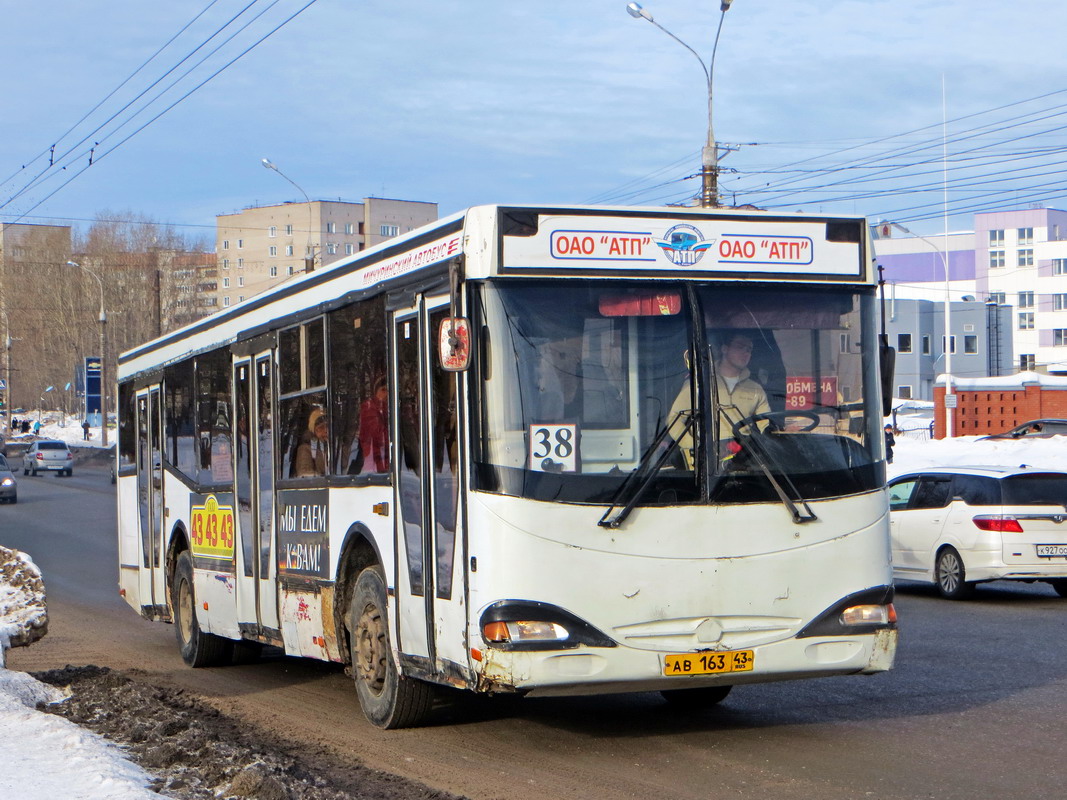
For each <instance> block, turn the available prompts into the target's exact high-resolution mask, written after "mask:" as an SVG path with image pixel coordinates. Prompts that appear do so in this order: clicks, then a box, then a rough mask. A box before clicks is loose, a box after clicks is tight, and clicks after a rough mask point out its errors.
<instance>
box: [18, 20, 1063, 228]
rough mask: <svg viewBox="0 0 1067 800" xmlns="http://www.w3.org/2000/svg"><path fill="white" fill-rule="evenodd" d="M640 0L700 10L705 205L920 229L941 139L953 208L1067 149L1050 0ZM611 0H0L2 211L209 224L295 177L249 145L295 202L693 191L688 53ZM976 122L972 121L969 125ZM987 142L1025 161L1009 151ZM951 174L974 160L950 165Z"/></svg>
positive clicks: (1045, 191)
mask: <svg viewBox="0 0 1067 800" xmlns="http://www.w3.org/2000/svg"><path fill="white" fill-rule="evenodd" d="M643 5H644V7H645V10H646V11H647V12H648V13H650V14H651V15H652V16H653V17H654V18H655V20H656V22H657V23H659V24H660V25H662V26H663V27H665V28H667V29H668V30H669V31H671V33H673V34H674V35H675V36H677V37H678V38H680V39H682V40H683V41H684V42H686V44H688V45H689V46H690V47H692V48H693V50H694V51H695V52H696V53H697V54H699V56H700V57H701V58H702V59H703V60H704V62H705V63H707V61H708V60H709V58H710V55H711V50H712V44H713V42H714V41H715V33H716V28H717V26H718V24H719V22H720V20H721V21H722V23H723V25H722V31H721V36H720V39H719V45H718V48H717V50H716V59H715V68H714V72H713V75H714V83H713V85H714V98H715V103H714V129H715V135H716V138H717V140H718V141H719V142H720V143H723V144H724V145H726V146H729V147H730V152H728V153H725V154H724V156H723V158H722V160H721V167H722V169H723V173H722V176H721V180H720V184H721V187H722V191H723V197H724V200H725V201H726V202H730V203H737V204H742V203H753V204H756V205H758V206H761V207H768V208H780V209H783V210H805V211H813V212H819V213H831V212H833V213H858V214H866V215H875V216H884V215H886V213H887V212H891V214H892V216H893V217H894V218H895V219H898V220H900V221H914V222H915V223H916V224H917V225H919V227H920V228H921V227H922V224H924V223H923V219H924V215H927V216H929V215H930V214H931V213H934V214H935V215H936V213H938V212H937V209H936V208H932V207H933V206H935V205H936V203H938V202H941V189H940V186H939V185H937V183H938V181H941V168H940V167H941V166H942V165H941V164H938V163H935V162H938V161H939V160H942V161H944V163H945V164H948V163H949V162H950V161H951V163H952V179H951V180H952V182H953V183H955V182H957V181H958V182H959V183H960V184H961V186H960V188H959V189H958V190H954V192H953V196H952V202H953V203H958V204H959V206H960V207H961V208H963V207H965V206H966V205H967V203H968V202H969V201H973V200H974V199H975V198H976V197H977V198H979V199H986V198H989V197H990V196H991V195H993V196H995V197H996V201H997V202H998V203H1000V204H1001V205H1003V204H1004V203H1008V202H1018V203H1028V202H1035V201H1036V202H1046V203H1048V204H1050V205H1055V198H1056V197H1058V196H1059V195H1060V194H1065V193H1067V190H1064V189H1063V188H1062V187H1063V182H1062V181H1060V182H1059V184H1058V185H1050V184H1052V183H1053V181H1051V180H1050V179H1049V177H1048V174H1049V173H1052V172H1053V171H1054V167H1055V166H1057V165H1058V164H1059V162H1061V161H1062V156H1061V153H1062V152H1063V151H1064V150H1067V135H1065V134H1064V133H1063V132H1061V131H1058V130H1056V129H1057V128H1058V127H1061V126H1060V125H1059V122H1060V120H1061V119H1062V117H1060V116H1059V115H1060V114H1062V113H1065V112H1063V111H1062V110H1060V109H1059V106H1060V105H1063V104H1064V103H1067V80H1064V73H1063V61H1062V44H1061V41H1060V34H1061V31H1062V30H1063V28H1064V23H1065V22H1067V7H1065V6H1064V5H1063V3H1062V2H1061V0H1027V2H1023V3H1013V4H1005V3H1004V2H1003V1H1002V0H942V1H941V2H938V3H905V2H900V0H822V1H821V2H818V3H807V2H803V0H734V3H733V6H732V8H731V9H730V10H729V11H728V12H727V13H726V14H725V15H724V16H723V15H721V14H720V11H719V9H718V4H717V3H714V2H710V3H702V4H696V3H693V2H683V0H648V2H645V3H644V4H643ZM625 6H626V3H625V2H623V0H583V2H581V3H575V2H570V1H569V0H567V1H564V0H542V2H540V3H530V2H522V3H514V2H513V3H504V2H499V0H492V1H490V0H468V1H467V2H464V3H462V4H458V3H432V2H428V0H365V1H357V0H169V2H166V3H144V2H139V1H137V0H109V2H107V3H88V4H87V3H84V2H80V0H53V2H50V3H45V4H40V3H26V2H22V0H0V14H2V18H3V20H4V25H3V34H4V35H3V46H2V47H0V74H2V75H3V76H4V104H3V108H4V113H3V120H4V122H3V125H2V126H0V222H16V221H18V222H28V223H44V224H80V223H82V222H83V221H85V220H91V219H93V218H95V217H97V216H106V217H107V218H112V219H124V218H128V215H130V214H135V215H140V216H147V217H149V218H151V219H153V220H155V221H157V222H161V223H168V224H173V225H175V226H176V230H178V231H180V232H181V233H183V234H186V235H188V236H193V237H196V236H201V237H208V238H211V237H213V232H214V220H215V216H216V215H218V214H226V213H233V212H234V211H237V210H240V209H242V208H245V207H248V206H251V205H257V204H273V203H279V202H284V201H286V200H295V201H300V200H302V199H303V195H302V194H301V192H298V191H297V190H296V189H295V188H293V186H292V185H291V184H289V183H287V182H286V181H285V180H284V179H283V178H282V177H281V176H280V175H279V174H277V173H274V172H272V171H270V170H266V169H264V168H263V166H262V164H261V160H262V159H263V158H269V159H271V160H272V161H273V162H274V163H275V164H276V165H277V166H278V168H279V169H280V170H281V172H282V173H284V175H285V176H287V177H288V178H289V179H291V180H292V181H293V182H294V183H296V184H297V185H298V186H299V187H300V188H301V189H302V190H303V192H306V193H307V195H308V196H310V197H311V198H313V199H324V200H325V199H342V200H351V201H359V200H361V199H362V198H364V197H368V196H374V197H391V198H400V199H408V200H424V201H430V202H436V203H438V204H439V210H440V213H441V215H442V216H444V215H447V214H451V213H453V212H455V211H458V210H461V209H463V208H465V207H467V206H470V205H477V204H481V203H495V202H503V203H559V204H574V203H588V202H607V203H613V204H619V205H664V204H668V203H681V202H685V201H686V200H687V199H688V198H691V197H692V196H693V195H694V194H695V193H696V192H697V190H698V186H697V183H698V181H696V180H693V179H688V180H687V179H686V177H687V176H691V175H692V174H693V173H694V172H695V170H696V169H697V168H698V166H699V158H700V156H699V151H700V147H701V145H702V144H703V142H704V140H705V137H706V132H707V84H706V79H705V74H704V71H703V68H702V67H701V66H700V65H698V64H697V60H696V58H694V53H693V52H690V51H687V50H686V49H685V48H683V47H682V46H681V45H679V43H678V42H676V41H673V40H672V39H671V38H670V37H668V36H667V35H665V34H664V33H663V32H662V31H660V30H657V29H656V28H655V27H654V26H653V25H651V24H649V23H648V22H647V21H645V20H641V19H634V18H632V17H631V16H629V15H628V14H627V13H626V10H625ZM256 15H260V16H258V17H257V16H256ZM294 15H295V16H294ZM231 19H234V20H235V21H234V22H233V23H232V24H231V25H229V26H228V27H225V28H224V27H223V26H224V25H225V24H226V23H227V21H229V20H231ZM287 20H288V21H287ZM246 22H247V27H244V28H243V29H242V28H241V26H242V25H244V24H245V23H246ZM219 29H223V30H222V32H221V33H220V34H219V35H217V36H214V38H212V37H213V34H215V32H216V31H218V30H219ZM272 31H273V33H272ZM231 35H232V38H229V39H228V37H230V36H231ZM257 42H258V44H257ZM201 45H204V46H203V47H201V48H200V49H199V50H197V48H198V47H200V46H201ZM193 51H195V53H194V52H193ZM183 59H184V60H183ZM142 67H143V68H142ZM172 69H173V71H170V70H172ZM164 75H165V76H166V77H164ZM153 84H155V85H154V86H153ZM149 87H151V88H149ZM198 87H199V88H198ZM943 88H944V117H945V118H947V119H948V120H950V121H951V122H950V124H949V125H947V126H946V130H944V131H943V130H942V118H943V104H942V100H943V91H942V90H943ZM138 95H141V97H140V99H135V98H137V97H138ZM183 98H184V99H183ZM131 103H132V104H131ZM128 104H130V105H129V107H128V108H126V106H127V105H128ZM168 108H169V110H167V109H168ZM142 109H143V110H142ZM991 109H1000V110H999V111H991ZM135 112H137V113H135ZM973 115H978V116H973ZM964 118H966V119H964ZM153 119H154V121H151V120H153ZM955 120H958V121H955ZM976 124H981V125H986V126H988V127H987V128H985V129H984V130H983V131H982V132H981V134H977V133H968V131H971V130H972V129H973V127H974V125H976ZM1009 125H1010V127H1009ZM943 134H944V135H943ZM878 140H883V141H880V142H878ZM947 141H951V152H950V153H949V156H948V157H946V156H945V154H944V153H943V152H942V151H943V150H944V148H943V146H942V145H943V144H944V143H945V142H947ZM872 142H878V143H876V144H871V143H872ZM976 144H978V145H979V146H980V150H981V153H982V159H983V160H982V161H981V163H982V165H983V166H982V167H981V168H978V167H977V165H976V164H975V162H974V161H973V159H974V158H975V156H974V155H973V153H972V149H973V147H974V146H975V145H976ZM1024 144H1025V147H1026V152H1027V153H1028V155H1020V154H1019V153H1020V152H1021V151H1019V150H1018V148H1019V147H1020V146H1022V145H1024ZM53 145H54V146H55V149H54V151H53V150H52V147H53ZM735 145H740V147H735ZM915 147H918V148H919V149H918V150H916V149H914V148H915ZM50 153H54V155H52V156H51V163H50ZM1009 155H1010V157H1011V159H1013V160H1012V161H1011V165H1012V166H1018V167H1021V166H1024V165H1028V166H1029V167H1030V171H1029V172H1028V173H1019V172H1016V171H1015V170H1009V169H1008V167H1007V166H1005V165H1004V161H1005V159H1006V158H1008V157H1009ZM871 157H876V158H877V162H876V164H877V165H878V168H875V167H874V165H872V164H871V163H869V162H864V159H870V158H871ZM1018 159H1023V160H1022V162H1019V161H1018ZM1027 159H1029V160H1027ZM1035 159H1036V160H1035ZM90 161H91V164H90ZM800 162H803V163H800ZM861 162H862V163H861ZM846 164H847V165H848V166H849V169H848V170H844V171H842V169H841V168H842V167H844V166H845V165H846ZM917 165H921V166H918V167H917ZM783 168H785V169H787V170H788V171H784V172H783ZM976 169H977V170H978V171H976ZM902 170H903V172H902ZM908 170H911V171H910V172H909V171H908ZM965 170H969V172H966V174H968V175H978V174H980V175H989V174H990V173H991V172H993V171H997V170H999V172H998V174H997V175H996V176H995V177H993V178H987V179H984V180H983V181H978V182H977V183H973V184H972V183H968V184H967V185H963V184H964V181H963V180H962V179H963V178H964V175H965V172H964V171H965ZM872 173H873V175H872ZM1005 173H1010V174H1005ZM1039 175H1040V176H1044V178H1039V177H1038V176H1039ZM827 176H832V178H833V180H828V177H827ZM905 176H911V177H905ZM860 177H862V178H865V179H866V180H865V181H864V183H862V184H860V183H855V182H854V181H855V180H856V179H857V178H860ZM842 179H844V180H846V181H848V182H849V183H848V185H847V186H842V185H839V184H838V183H837V181H839V180H842ZM872 180H873V183H872V182H871V181H872ZM894 182H895V183H894ZM990 182H991V183H990ZM872 186H875V187H877V191H878V192H879V194H877V196H876V197H873V198H872V197H864V196H863V195H864V193H865V192H866V190H867V189H869V188H870V187H872ZM1030 187H1039V188H1030ZM887 192H888V194H887ZM894 192H897V193H896V194H894ZM1035 198H1036V200H1035ZM1050 198H1052V199H1051V200H1050ZM916 199H918V200H920V201H922V202H924V203H926V206H923V207H922V208H919V209H916V208H915V206H916V205H917V204H916V203H915V202H912V201H913V200H916ZM971 205H973V203H971ZM902 209H903V210H902ZM931 209H932V211H931ZM953 210H954V209H953ZM929 224H930V225H933V224H934V223H932V222H931V223H929ZM959 224H960V225H963V226H966V225H968V224H969V217H968V216H966V214H965V215H964V216H961V217H960V218H959Z"/></svg>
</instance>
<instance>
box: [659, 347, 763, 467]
mask: <svg viewBox="0 0 1067 800" xmlns="http://www.w3.org/2000/svg"><path fill="white" fill-rule="evenodd" d="M751 359H752V337H750V336H748V335H746V334H744V333H740V332H734V333H728V334H727V335H726V337H725V338H724V339H723V342H722V344H721V345H720V347H719V357H718V358H717V359H716V360H715V365H714V369H715V382H716V384H717V388H718V404H719V409H720V410H721V416H722V417H724V418H725V420H726V424H727V425H730V426H732V425H733V424H734V423H736V422H740V421H741V420H743V419H745V418H747V417H750V416H752V415H753V414H765V413H767V412H768V411H770V410H771V407H770V405H769V404H768V403H767V393H766V392H765V391H763V387H762V386H760V385H759V383H757V382H756V381H754V380H753V379H752V378H751V377H750V374H751V373H750V372H749V369H748V362H749V361H750V360H751ZM686 360H687V361H688V358H687V359H686ZM690 398H691V392H690V388H689V380H688V379H686V381H685V383H684V384H682V389H681V391H680V392H678V397H677V398H676V399H675V401H674V405H673V406H672V407H671V416H670V419H671V420H674V419H675V417H676V416H677V415H678V414H679V413H682V412H688V411H689V410H690ZM678 424H679V425H681V424H682V423H678ZM709 427H710V428H711V429H713V430H714V431H715V433H716V436H718V435H719V433H718V431H719V426H718V423H717V421H716V424H715V425H714V426H709ZM678 445H679V447H680V448H681V451H682V455H683V457H684V458H685V466H686V469H692V468H693V461H694V454H693V448H694V444H693V435H692V433H690V432H687V433H685V434H684V435H683V436H682V437H681V438H680V439H679V441H678Z"/></svg>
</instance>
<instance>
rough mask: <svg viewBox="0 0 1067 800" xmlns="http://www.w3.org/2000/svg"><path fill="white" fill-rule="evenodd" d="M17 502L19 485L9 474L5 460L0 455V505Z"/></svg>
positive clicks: (8, 467) (9, 470) (9, 469)
mask: <svg viewBox="0 0 1067 800" xmlns="http://www.w3.org/2000/svg"><path fill="white" fill-rule="evenodd" d="M18 501H19V485H18V483H17V482H16V481H15V476H14V475H13V474H12V473H11V467H10V466H9V465H8V463H7V458H5V457H4V456H2V455H0V503H17V502H18Z"/></svg>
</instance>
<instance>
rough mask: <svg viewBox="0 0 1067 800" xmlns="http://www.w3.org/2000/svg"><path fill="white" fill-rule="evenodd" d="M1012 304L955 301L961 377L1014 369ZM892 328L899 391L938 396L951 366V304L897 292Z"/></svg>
mask: <svg viewBox="0 0 1067 800" xmlns="http://www.w3.org/2000/svg"><path fill="white" fill-rule="evenodd" d="M1011 321H1012V310H1011V307H1010V306H1003V305H998V304H997V303H983V302H981V301H977V300H964V301H959V302H953V303H952V307H951V309H950V311H949V324H950V327H951V329H952V339H951V342H950V343H949V345H950V355H951V359H950V360H951V367H952V374H953V375H954V376H955V377H958V378H984V377H987V376H990V375H993V376H996V375H1010V374H1011V373H1013V372H1014V371H1015V370H1014V362H1013V356H1012V352H1013V351H1012V339H1011ZM886 333H887V334H888V335H889V343H890V344H891V345H892V346H893V347H895V348H896V351H897V356H896V371H895V379H894V387H895V388H894V392H893V394H894V396H895V397H899V398H902V399H905V400H910V399H915V400H932V399H933V397H934V385H935V380H936V378H937V376H938V375H940V374H942V373H943V372H944V371H945V362H944V357H945V346H946V343H945V341H944V335H945V306H944V303H941V302H933V301H930V300H910V299H906V298H899V297H895V298H894V297H891V298H889V299H888V300H887V302H886Z"/></svg>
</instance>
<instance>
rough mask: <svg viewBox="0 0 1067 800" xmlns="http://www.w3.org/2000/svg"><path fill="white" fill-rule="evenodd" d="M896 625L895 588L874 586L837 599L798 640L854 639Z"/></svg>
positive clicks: (808, 625) (808, 626) (804, 629)
mask: <svg viewBox="0 0 1067 800" xmlns="http://www.w3.org/2000/svg"><path fill="white" fill-rule="evenodd" d="M896 626H897V611H896V608H894V606H893V587H892V586H874V587H872V588H870V589H864V590H863V591H860V592H856V593H855V594H851V595H849V596H848V597H843V598H841V599H840V600H838V601H837V602H836V603H834V604H833V605H832V606H830V607H829V608H827V609H826V610H825V611H823V612H822V613H821V614H819V615H817V616H816V617H815V619H813V620H812V621H811V622H809V623H808V624H807V625H805V626H804V627H803V628H801V630H800V632H799V633H797V638H798V639H805V638H807V637H810V636H841V635H842V634H851V635H853V636H855V635H857V634H865V633H874V632H875V631H880V630H882V629H884V628H895V627H896Z"/></svg>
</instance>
